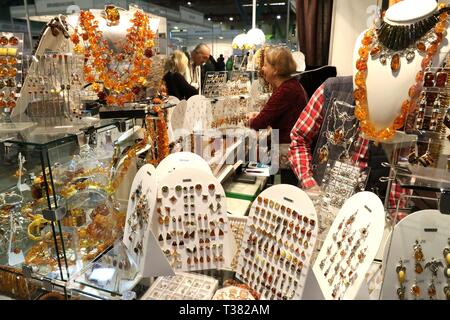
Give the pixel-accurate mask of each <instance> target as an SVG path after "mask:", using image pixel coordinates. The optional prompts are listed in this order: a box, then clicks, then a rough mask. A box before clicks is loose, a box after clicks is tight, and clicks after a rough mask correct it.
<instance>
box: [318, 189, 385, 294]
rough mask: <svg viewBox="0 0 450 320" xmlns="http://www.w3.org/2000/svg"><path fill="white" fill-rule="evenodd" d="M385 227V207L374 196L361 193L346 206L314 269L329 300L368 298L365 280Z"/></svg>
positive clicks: (338, 215) (332, 228)
mask: <svg viewBox="0 0 450 320" xmlns="http://www.w3.org/2000/svg"><path fill="white" fill-rule="evenodd" d="M384 223H385V215H384V208H383V204H382V202H381V200H380V199H379V198H378V196H376V195H375V194H373V193H371V192H360V193H357V194H355V195H354V196H352V197H351V198H350V199H348V200H347V201H346V202H345V203H344V205H343V207H342V208H341V210H340V211H339V213H338V214H337V216H336V219H335V221H334V223H333V225H332V226H331V228H330V231H329V232H328V235H327V237H326V239H325V242H324V244H323V246H322V249H321V250H320V252H319V255H318V256H317V259H316V262H315V264H314V266H313V268H312V269H313V272H314V275H315V278H316V279H317V282H318V285H319V287H320V289H321V291H322V293H323V296H324V298H325V299H326V300H337V299H345V300H352V299H356V298H361V297H362V298H365V297H364V296H365V295H366V294H367V295H368V289H367V284H366V283H365V278H364V277H365V274H366V273H367V271H368V270H369V268H370V265H371V264H372V261H373V259H374V258H375V256H376V254H377V252H378V250H379V247H380V244H381V240H382V237H383V230H384ZM364 285H365V288H364V290H363V291H361V287H362V286H364ZM360 292H361V293H360ZM360 294H362V296H361V295H360Z"/></svg>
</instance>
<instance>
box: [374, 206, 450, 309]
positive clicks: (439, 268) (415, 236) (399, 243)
mask: <svg viewBox="0 0 450 320" xmlns="http://www.w3.org/2000/svg"><path fill="white" fill-rule="evenodd" d="M449 241H450V216H448V215H444V214H441V213H440V212H439V211H437V210H422V211H418V212H415V213H412V214H410V215H408V216H406V217H405V218H404V219H402V220H401V221H400V222H399V223H398V224H397V225H396V226H395V228H394V231H393V234H392V240H391V242H390V245H389V243H388V244H387V249H386V251H385V258H384V259H383V261H385V265H386V266H385V272H384V280H383V287H382V292H381V299H383V300H399V299H404V300H413V299H417V300H429V299H433V300H437V299H439V300H445V299H447V300H449V299H450V243H449Z"/></svg>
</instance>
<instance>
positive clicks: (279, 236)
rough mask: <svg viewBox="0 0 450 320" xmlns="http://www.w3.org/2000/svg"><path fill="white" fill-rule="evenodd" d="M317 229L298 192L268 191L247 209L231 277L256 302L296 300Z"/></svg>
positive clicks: (284, 187)
mask: <svg viewBox="0 0 450 320" xmlns="http://www.w3.org/2000/svg"><path fill="white" fill-rule="evenodd" d="M317 229H318V226H317V215H316V211H315V209H314V205H313V202H312V201H311V199H310V198H309V197H308V195H307V194H306V193H305V192H304V191H302V190H301V189H299V188H297V187H294V186H291V185H285V184H280V185H275V186H273V187H270V188H268V189H267V190H265V191H264V192H262V193H261V194H260V195H259V196H258V198H257V199H256V200H255V201H254V202H253V204H252V207H251V209H250V214H249V217H248V222H247V225H246V228H245V232H244V237H243V240H242V243H241V251H240V256H239V262H238V267H237V277H238V278H239V279H240V280H242V281H243V282H244V283H246V284H248V285H249V286H250V287H251V288H252V289H253V290H255V291H257V292H258V293H260V294H261V298H262V299H278V300H281V299H284V300H286V299H301V298H302V295H303V289H304V285H305V281H306V278H307V275H308V272H309V264H310V259H311V255H312V253H313V249H314V246H315V243H316V240H317Z"/></svg>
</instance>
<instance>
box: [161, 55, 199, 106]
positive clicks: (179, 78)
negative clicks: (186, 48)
mask: <svg viewBox="0 0 450 320" xmlns="http://www.w3.org/2000/svg"><path fill="white" fill-rule="evenodd" d="M187 71H188V58H187V57H186V55H185V54H184V53H183V52H182V51H179V50H175V51H174V52H173V53H172V54H171V55H170V57H169V59H168V60H167V62H166V65H165V72H166V74H165V75H164V77H163V80H164V82H165V84H166V88H167V93H168V94H169V95H171V96H174V97H177V98H178V99H180V100H183V99H186V100H187V99H189V98H190V97H192V96H193V95H196V94H198V90H197V89H195V88H194V87H193V86H191V85H190V84H189V82H187V81H186V79H185V78H184V76H183V75H184V74H186V73H187Z"/></svg>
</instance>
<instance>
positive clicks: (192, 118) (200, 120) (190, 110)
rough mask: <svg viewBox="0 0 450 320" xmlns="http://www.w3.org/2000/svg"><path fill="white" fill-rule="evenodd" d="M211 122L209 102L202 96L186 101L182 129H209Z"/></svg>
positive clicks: (191, 130) (190, 130)
mask: <svg viewBox="0 0 450 320" xmlns="http://www.w3.org/2000/svg"><path fill="white" fill-rule="evenodd" d="M211 122H212V114H211V102H210V101H209V99H206V98H205V97H203V96H199V95H195V96H192V97H190V98H189V99H188V101H187V107H186V113H185V116H184V119H183V126H182V128H183V129H185V130H188V131H189V132H193V131H194V130H203V129H209V128H210V127H211V126H210V124H211Z"/></svg>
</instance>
